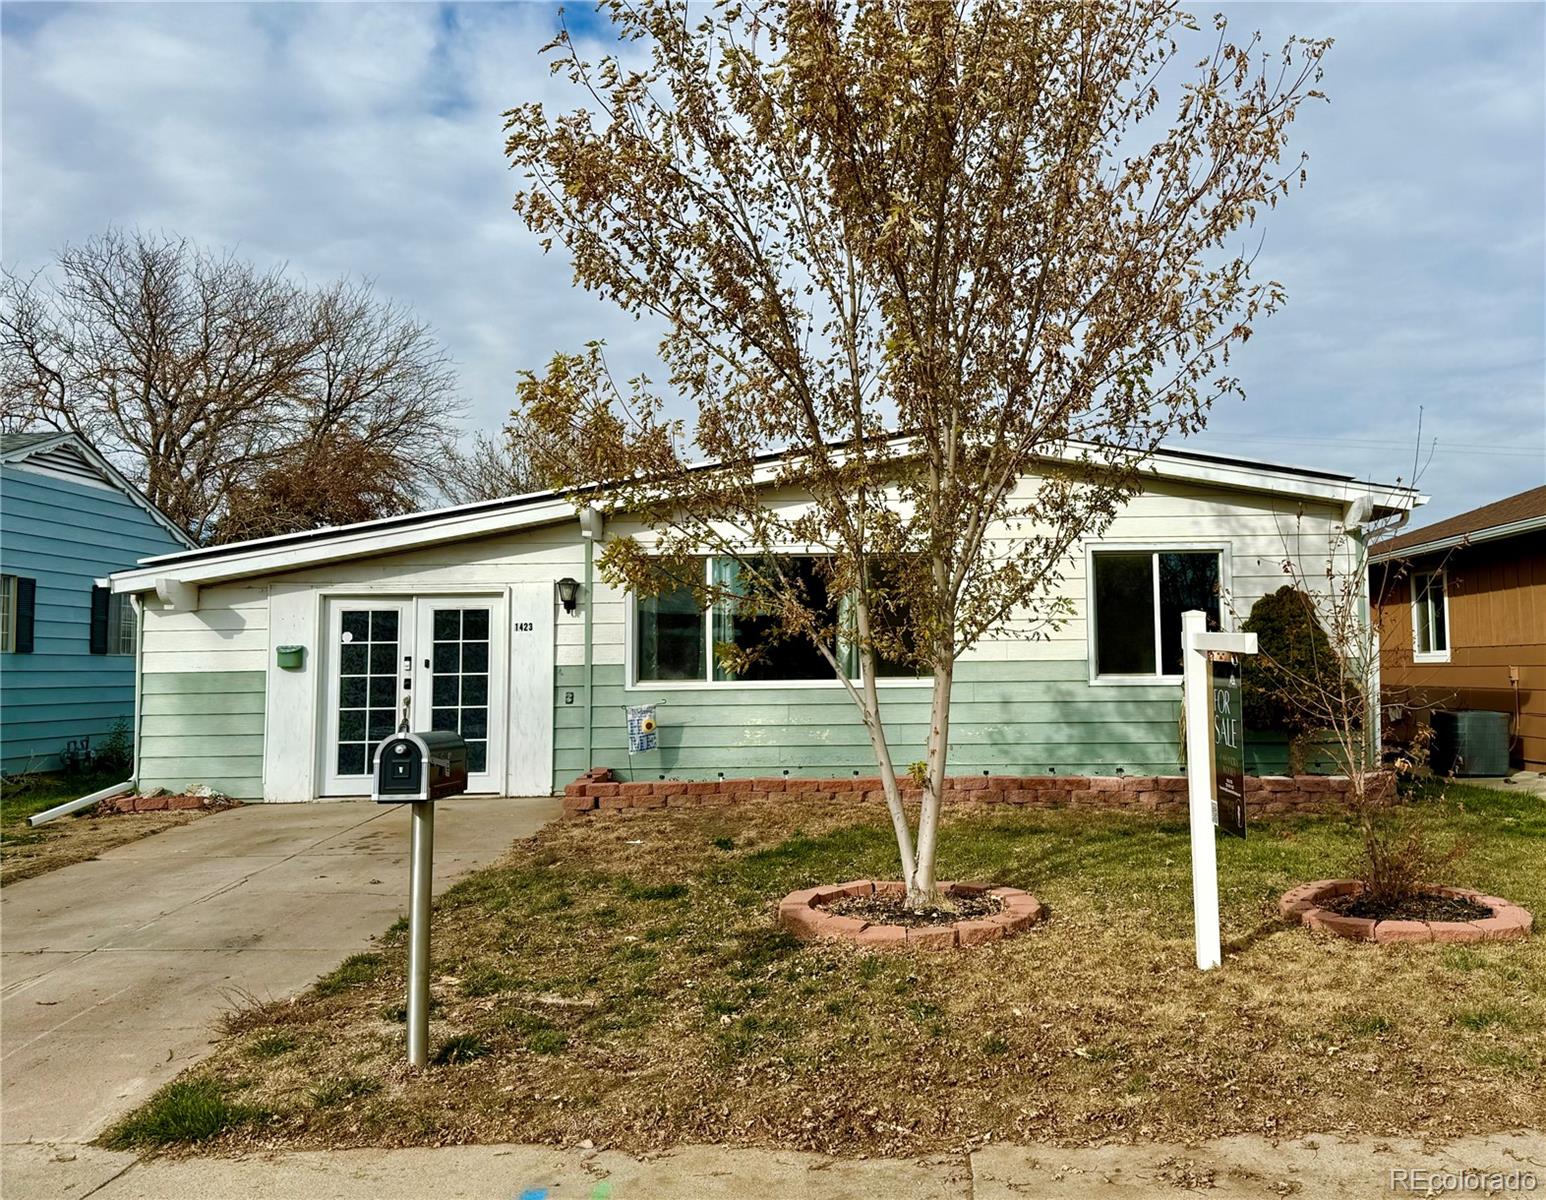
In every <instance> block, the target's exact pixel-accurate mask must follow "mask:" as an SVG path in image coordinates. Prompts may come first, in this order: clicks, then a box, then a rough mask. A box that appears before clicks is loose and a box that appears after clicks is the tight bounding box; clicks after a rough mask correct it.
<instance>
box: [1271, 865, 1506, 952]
mask: <svg viewBox="0 0 1546 1200" xmlns="http://www.w3.org/2000/svg"><path fill="white" fill-rule="evenodd" d="M1362 890H1363V884H1361V883H1359V882H1358V880H1356V879H1317V880H1316V881H1315V882H1314V883H1304V884H1300V885H1299V886H1298V887H1296V888H1294V889H1293V890H1292V891H1288V892H1285V893H1284V894H1283V898H1282V899H1281V900H1279V901H1278V912H1279V914H1281V915H1282V917H1283V919H1284V920H1286V921H1293V922H1298V923H1300V924H1302V925H1304V926H1305V928H1307V929H1320V930H1323V931H1324V932H1326V933H1334V934H1336V935H1337V936H1338V937H1344V938H1349V939H1351V940H1353V941H1358V942H1501V941H1513V940H1516V939H1521V938H1527V937H1529V936H1530V927H1531V925H1532V924H1533V922H1534V918H1533V917H1532V916H1531V915H1530V912H1529V910H1527V909H1524V908H1521V907H1519V905H1517V904H1515V903H1513V902H1512V901H1510V900H1504V899H1503V898H1502V897H1500V896H1488V895H1484V894H1483V893H1481V892H1478V891H1473V890H1472V889H1471V888H1453V887H1435V888H1431V889H1429V890H1430V891H1432V892H1434V893H1435V894H1436V895H1440V896H1453V897H1456V898H1458V899H1462V900H1474V901H1475V902H1476V903H1477V904H1482V905H1485V906H1486V907H1488V908H1490V909H1491V910H1492V914H1491V915H1490V916H1486V917H1482V918H1480V919H1478V920H1475V921H1376V920H1373V919H1372V918H1370V917H1345V916H1343V915H1342V914H1340V913H1335V912H1332V911H1330V910H1329V909H1325V908H1321V907H1319V902H1320V901H1322V900H1330V899H1332V898H1333V897H1336V896H1352V895H1356V894H1357V893H1358V892H1361V891H1362Z"/></svg>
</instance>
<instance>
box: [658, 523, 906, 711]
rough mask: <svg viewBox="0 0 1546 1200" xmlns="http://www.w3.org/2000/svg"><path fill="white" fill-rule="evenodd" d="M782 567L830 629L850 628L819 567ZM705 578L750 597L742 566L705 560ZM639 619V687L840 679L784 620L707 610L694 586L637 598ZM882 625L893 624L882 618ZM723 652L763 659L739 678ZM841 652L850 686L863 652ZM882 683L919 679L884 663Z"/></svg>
mask: <svg viewBox="0 0 1546 1200" xmlns="http://www.w3.org/2000/svg"><path fill="white" fill-rule="evenodd" d="M779 566H780V568H781V570H782V571H783V573H784V575H785V577H786V578H788V579H789V580H790V581H791V583H792V584H793V585H794V586H795V587H797V588H798V589H799V590H800V591H801V592H802V593H803V595H804V596H805V599H806V603H807V605H808V606H809V607H810V608H812V609H813V610H814V611H815V612H816V613H817V614H818V619H819V620H820V621H821V623H822V624H823V625H824V626H826V627H828V628H832V629H842V628H847V627H849V622H850V620H851V617H850V611H849V610H850V605H849V603H848V600H847V598H846V597H844V596H840V595H833V594H831V592H830V590H829V588H828V586H827V577H826V573H825V572H824V571H822V569H821V564H820V560H819V559H817V558H816V557H815V556H813V555H794V554H792V555H788V556H784V557H781V559H780V561H779ZM703 570H704V572H705V575H704V579H703V582H704V584H705V585H708V586H711V587H712V588H714V589H715V590H716V591H718V592H720V593H724V592H729V593H731V594H745V592H744V589H742V588H740V587H739V586H738V581H739V579H740V575H741V570H742V568H741V566H740V564H739V563H737V562H736V560H734V559H729V558H709V559H705V560H704V562H703ZM633 614H634V621H633V667H634V669H633V678H634V681H635V682H637V683H772V682H803V681H813V680H829V679H832V678H833V674H832V668H831V666H830V665H829V664H828V662H827V660H826V658H825V657H824V656H823V655H822V653H821V651H820V650H818V649H817V648H816V646H815V645H814V644H813V643H812V642H811V640H810V638H808V637H806V636H804V635H802V634H796V635H786V634H783V633H782V632H781V631H780V630H779V628H778V621H777V619H776V618H774V617H772V616H767V615H764V614H761V613H757V612H752V611H740V610H738V609H737V606H736V605H735V604H734V602H733V601H726V602H721V603H717V604H715V605H713V606H712V608H711V609H703V608H700V607H699V606H698V603H697V601H696V600H695V599H694V597H693V590H692V586H691V585H690V584H689V583H686V582H683V583H682V584H681V585H680V586H678V587H676V588H672V589H667V590H663V591H661V592H660V593H659V594H658V595H654V596H637V597H635V599H634V607H633ZM876 619H877V620H879V619H885V617H884V616H883V615H881V614H879V613H877V616H876ZM721 645H729V646H734V647H736V648H738V649H741V650H748V651H755V657H754V658H753V660H752V661H749V662H747V663H745V664H744V665H743V668H742V670H741V671H740V672H739V673H737V672H732V671H730V670H729V669H727V668H726V667H725V665H724V664H723V663H722V662H721V661H720V656H719V655H718V654H716V653H715V648H716V646H721ZM837 649H838V653H839V654H840V655H841V656H842V661H843V666H844V670H845V671H846V672H847V673H848V675H849V677H850V678H855V677H857V676H858V674H859V655H858V652H857V647H856V646H855V645H854V644H853V643H852V642H849V641H844V640H841V639H840V640H839V643H838V647H837ZM876 675H877V677H879V678H886V679H895V678H916V677H917V672H916V671H915V670H914V669H913V668H912V667H911V666H910V665H908V664H903V663H895V662H890V661H887V660H886V659H885V658H884V657H883V656H879V655H877V663H876Z"/></svg>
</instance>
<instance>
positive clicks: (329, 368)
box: [0, 229, 459, 541]
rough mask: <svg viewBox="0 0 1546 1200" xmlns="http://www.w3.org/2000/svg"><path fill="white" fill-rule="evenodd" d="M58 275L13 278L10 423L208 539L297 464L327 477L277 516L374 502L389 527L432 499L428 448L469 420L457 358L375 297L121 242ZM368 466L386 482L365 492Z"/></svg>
mask: <svg viewBox="0 0 1546 1200" xmlns="http://www.w3.org/2000/svg"><path fill="white" fill-rule="evenodd" d="M56 266H57V271H56V272H55V273H54V274H45V273H39V274H35V275H32V276H30V277H23V276H20V275H16V274H12V273H9V272H8V273H7V274H6V275H5V277H4V281H3V294H0V396H3V399H4V403H5V410H6V418H5V419H6V420H7V422H9V423H10V424H12V425H13V426H16V425H21V424H24V423H25V424H45V425H49V426H53V427H55V428H59V429H69V430H73V431H75V432H78V433H80V434H82V435H83V436H85V437H86V438H88V439H89V440H90V441H91V442H92V443H93V444H94V445H96V446H97V447H98V448H99V449H101V450H103V451H104V452H105V453H107V454H108V455H109V456H110V457H111V458H113V459H114V460H115V461H116V462H117V463H118V464H119V465H120V466H122V467H123V468H125V470H126V472H127V473H128V474H129V475H130V476H131V477H132V478H134V479H135V480H136V482H138V483H140V484H141V485H142V486H143V487H144V489H145V493H146V495H147V496H148V497H149V498H150V499H151V500H152V501H153V502H154V503H155V504H156V505H157V506H158V507H159V508H161V510H162V511H163V512H165V513H166V514H167V515H168V516H170V517H172V518H173V519H174V520H176V521H177V522H178V523H179V524H181V525H182V526H183V527H184V528H185V529H187V530H188V532H189V533H190V534H191V535H192V536H193V537H194V538H196V539H198V540H200V541H206V540H210V539H212V538H228V537H230V536H235V534H236V531H238V530H243V529H246V528H249V527H250V526H251V523H252V522H251V520H249V518H248V517H246V516H243V515H241V514H235V513H233V512H232V504H233V502H234V500H235V499H236V498H237V497H238V496H240V497H241V498H242V499H243V501H244V502H245V503H252V502H253V498H254V497H255V496H256V495H258V493H259V492H261V490H262V488H263V487H264V481H266V480H267V481H274V482H277V481H279V480H281V479H284V478H286V477H287V475H288V473H290V472H291V471H292V470H293V468H294V466H295V465H296V464H297V463H298V462H304V463H306V464H307V465H308V469H310V470H311V471H313V472H315V473H317V474H318V475H319V478H317V479H315V480H313V481H312V482H311V483H310V484H309V486H308V490H309V491H310V492H311V493H312V497H311V502H309V503H308V504H306V505H303V506H299V507H297V506H294V505H292V504H290V503H289V502H288V501H278V500H276V503H274V504H272V505H266V506H260V507H264V508H265V511H266V512H267V514H268V515H267V518H266V519H267V520H270V521H282V519H283V518H282V514H283V513H291V514H294V515H295V519H297V520H300V519H305V520H307V521H308V522H322V523H334V522H335V520H336V519H342V518H344V517H345V515H346V514H349V513H353V512H356V511H359V503H360V501H361V499H362V497H370V498H371V500H372V503H383V504H387V505H388V506H389V507H388V508H387V509H386V510H385V511H372V512H371V514H370V515H376V516H380V515H386V514H387V513H388V512H397V511H403V510H404V509H405V508H409V507H412V506H414V505H415V504H417V503H418V502H420V501H421V500H422V498H423V497H424V496H425V495H426V494H427V493H428V491H429V490H430V485H431V478H430V474H429V472H430V471H431V470H432V468H433V461H434V456H433V454H432V453H429V452H428V451H429V449H430V448H431V447H433V446H435V445H438V444H439V442H440V440H441V439H442V438H443V436H444V434H445V431H446V427H447V426H448V424H449V423H450V422H451V421H452V420H453V419H454V418H455V417H456V415H457V414H458V411H459V407H458V402H457V399H456V381H455V377H454V373H453V371H452V368H451V363H450V360H449V358H448V357H447V356H446V354H445V352H444V350H443V349H441V347H440V346H439V345H438V343H437V342H436V341H435V339H434V336H433V335H432V333H431V332H430V330H429V329H428V328H427V327H426V326H425V325H424V324H423V323H422V322H420V321H418V320H417V319H415V318H414V317H413V316H412V315H411V314H410V313H409V312H407V311H406V310H405V309H403V308H402V307H400V306H398V305H395V304H392V303H390V302H387V301H382V300H380V299H378V298H376V297H375V296H374V295H373V293H372V290H371V287H370V286H369V285H368V284H358V283H350V282H338V283H334V284H332V285H330V286H328V287H325V288H322V289H312V288H308V287H305V286H303V285H301V284H298V283H295V282H293V281H292V280H291V279H289V278H288V276H287V275H286V273H285V271H284V270H283V269H282V268H271V269H267V270H265V269H261V268H259V267H256V266H254V265H253V264H252V263H249V262H246V261H244V260H242V259H240V258H238V257H236V256H235V255H234V254H232V253H230V252H221V253H215V252H211V251H208V250H205V249H202V248H200V247H197V246H195V245H193V244H192V243H190V242H188V241H187V240H185V239H180V238H175V237H169V236H162V235H155V234H148V233H143V232H138V231H136V232H132V233H130V232H125V231H121V230H116V229H114V230H109V231H108V232H107V233H106V234H104V235H102V236H101V237H97V238H93V239H91V240H89V241H86V242H83V243H81V244H79V245H73V246H68V247H66V248H65V250H64V251H63V252H62V253H61V254H60V255H59V260H58V263H57V264H56ZM360 446H365V447H368V448H369V449H368V453H367V452H364V451H361V450H360V449H358V447H360ZM345 448H348V449H347V450H346V449H345ZM364 469H370V470H374V471H376V472H379V474H378V475H377V476H375V477H373V478H371V479H368V480H361V479H359V478H358V477H357V476H356V475H355V473H357V472H358V471H360V470H364ZM332 488H336V493H337V503H336V504H333V503H330V502H329V496H330V495H331V494H332V492H331V491H330V489H332ZM303 512H305V513H309V514H310V516H309V517H305V518H302V517H301V515H300V514H301V513H303ZM292 527H305V526H292ZM272 531H273V532H284V530H283V529H279V528H275V529H273V530H272Z"/></svg>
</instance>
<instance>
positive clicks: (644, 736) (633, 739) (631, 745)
mask: <svg viewBox="0 0 1546 1200" xmlns="http://www.w3.org/2000/svg"><path fill="white" fill-rule="evenodd" d="M654 748H655V706H654V705H653V704H639V705H635V706H634V707H632V708H630V709H629V710H628V753H629V754H643V753H644V752H645V751H646V750H653V749H654Z"/></svg>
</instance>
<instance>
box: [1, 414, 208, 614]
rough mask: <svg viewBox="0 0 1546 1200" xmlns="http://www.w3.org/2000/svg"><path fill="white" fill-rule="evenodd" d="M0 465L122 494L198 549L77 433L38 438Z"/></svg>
mask: <svg viewBox="0 0 1546 1200" xmlns="http://www.w3.org/2000/svg"><path fill="white" fill-rule="evenodd" d="M63 450H70V451H74V453H75V454H77V455H79V457H80V459H81V460H83V462H84V464H85V466H86V467H88V468H89V469H90V470H91V471H94V472H96V474H97V475H98V477H99V480H100V481H99V482H96V483H93V482H92V481H91V480H90V479H89V478H88V477H87V476H86V474H85V473H84V472H82V471H81V470H80V469H79V468H78V467H76V466H75V465H74V464H69V465H66V463H65V462H64V461H63V460H62V459H61V458H60V452H61V451H63ZM30 460H38V461H30ZM0 462H4V463H5V464H6V465H7V466H11V467H17V468H20V469H21V470H24V471H34V472H36V473H37V474H39V475H48V476H52V477H53V478H55V479H63V480H66V481H67V482H70V483H78V484H84V485H86V486H92V487H105V488H108V489H110V490H114V491H119V492H122V493H123V494H124V495H125V496H127V497H128V498H129V499H130V500H132V501H133V502H134V503H135V504H136V505H138V506H139V507H140V508H142V509H144V510H145V512H146V513H148V514H149V515H150V517H151V519H152V520H154V521H155V522H156V524H158V525H160V526H161V527H162V528H163V529H165V530H166V531H167V532H168V533H170V534H171V535H172V536H173V537H174V538H176V539H177V540H178V541H179V542H181V543H182V544H183V545H184V546H187V547H189V549H197V547H198V543H197V542H195V541H194V540H193V539H192V538H191V537H189V536H188V533H187V531H186V530H184V529H183V528H182V526H180V525H178V524H177V522H175V521H173V520H172V519H171V518H170V517H169V516H167V515H166V514H165V513H163V512H162V511H161V510H160V509H159V508H157V507H156V506H155V505H154V504H152V503H151V502H150V501H149V499H147V498H146V496H145V493H143V492H142V491H140V490H139V488H137V487H135V486H134V485H133V484H132V483H130V482H129V481H128V479H126V478H125V477H124V476H123V474H122V473H120V472H119V470H118V469H117V468H116V467H114V466H113V464H112V463H110V462H108V461H107V459H105V458H103V457H102V455H101V454H99V453H98V452H97V451H96V449H95V448H94V447H93V446H92V445H91V443H90V442H88V441H86V439H85V438H83V437H81V436H80V434H78V433H68V432H66V433H58V434H55V435H53V436H52V437H44V438H39V439H37V440H36V441H32V440H28V441H26V442H24V443H23V444H21V445H19V446H14V447H12V448H11V449H9V450H5V451H3V452H0ZM141 590H144V589H141Z"/></svg>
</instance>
